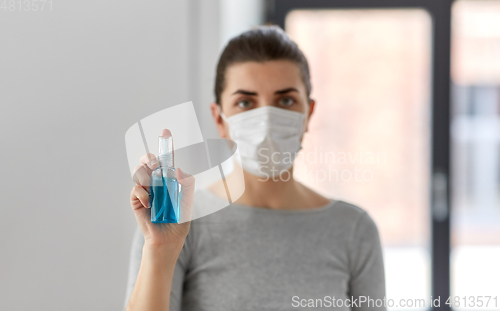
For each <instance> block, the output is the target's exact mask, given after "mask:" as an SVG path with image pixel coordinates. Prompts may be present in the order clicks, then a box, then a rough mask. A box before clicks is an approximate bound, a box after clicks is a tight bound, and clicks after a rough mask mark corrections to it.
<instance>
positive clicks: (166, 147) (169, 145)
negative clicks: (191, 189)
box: [158, 129, 174, 167]
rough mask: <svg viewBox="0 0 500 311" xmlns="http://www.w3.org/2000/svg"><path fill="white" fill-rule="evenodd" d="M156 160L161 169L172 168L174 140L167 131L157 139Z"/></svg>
mask: <svg viewBox="0 0 500 311" xmlns="http://www.w3.org/2000/svg"><path fill="white" fill-rule="evenodd" d="M158 160H159V162H160V166H161V167H167V166H168V167H174V139H173V137H172V133H171V132H170V131H169V130H167V129H164V130H163V131H162V132H161V136H160V137H158Z"/></svg>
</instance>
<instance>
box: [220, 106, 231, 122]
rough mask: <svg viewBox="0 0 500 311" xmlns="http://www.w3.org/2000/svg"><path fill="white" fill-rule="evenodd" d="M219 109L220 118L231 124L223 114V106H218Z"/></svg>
mask: <svg viewBox="0 0 500 311" xmlns="http://www.w3.org/2000/svg"><path fill="white" fill-rule="evenodd" d="M217 108H218V109H219V115H220V117H221V118H222V120H224V121H226V123H229V122H228V121H227V118H226V116H225V115H224V113H223V112H222V107H221V105H217Z"/></svg>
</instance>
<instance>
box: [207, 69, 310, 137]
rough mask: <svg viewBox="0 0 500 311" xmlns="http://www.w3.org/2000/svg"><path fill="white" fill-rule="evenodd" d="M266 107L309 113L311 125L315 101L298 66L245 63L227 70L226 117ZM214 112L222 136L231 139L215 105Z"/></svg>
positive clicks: (223, 100)
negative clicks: (310, 96) (311, 97)
mask: <svg viewBox="0 0 500 311" xmlns="http://www.w3.org/2000/svg"><path fill="white" fill-rule="evenodd" d="M264 106H275V107H278V108H282V109H287V110H292V111H297V112H302V113H306V114H307V120H306V122H308V121H309V117H310V115H311V113H312V111H313V109H314V101H311V102H308V99H307V92H306V87H305V85H304V82H302V79H301V75H300V69H299V66H298V65H297V64H296V63H294V62H292V61H288V60H275V61H267V62H261V63H259V62H243V63H236V64H233V65H231V66H229V67H228V68H227V70H226V74H225V88H224V90H223V91H222V94H221V107H222V111H223V113H224V115H225V116H226V117H230V116H232V115H235V114H237V113H241V112H244V111H248V110H250V109H255V108H259V107H264ZM211 110H212V116H213V117H214V120H215V122H216V124H217V128H218V130H219V134H220V136H221V137H223V138H229V129H228V128H227V125H226V123H225V122H223V121H222V118H221V117H220V114H219V109H218V107H217V104H216V103H212V105H211Z"/></svg>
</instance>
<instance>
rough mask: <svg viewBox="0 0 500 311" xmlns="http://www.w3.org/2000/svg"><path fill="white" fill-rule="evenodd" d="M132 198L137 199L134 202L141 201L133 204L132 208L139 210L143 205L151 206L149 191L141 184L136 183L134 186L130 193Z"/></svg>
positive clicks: (132, 199)
mask: <svg viewBox="0 0 500 311" xmlns="http://www.w3.org/2000/svg"><path fill="white" fill-rule="evenodd" d="M130 200H131V201H135V202H134V203H137V201H139V202H140V203H141V204H140V205H138V204H133V205H132V208H133V209H134V210H137V209H139V208H141V207H145V208H150V207H151V205H150V202H149V193H148V192H147V191H146V190H145V189H144V188H143V187H141V186H139V185H135V186H134V188H132V192H131V193H130Z"/></svg>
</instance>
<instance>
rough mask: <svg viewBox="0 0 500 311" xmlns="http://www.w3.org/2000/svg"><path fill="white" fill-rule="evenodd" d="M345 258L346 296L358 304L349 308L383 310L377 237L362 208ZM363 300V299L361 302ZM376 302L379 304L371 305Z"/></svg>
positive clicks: (376, 230) (373, 226)
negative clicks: (347, 292)
mask: <svg viewBox="0 0 500 311" xmlns="http://www.w3.org/2000/svg"><path fill="white" fill-rule="evenodd" d="M349 258H350V263H351V264H350V275H351V278H350V282H349V295H350V296H352V297H353V298H352V299H353V301H354V299H358V300H357V303H358V305H355V304H353V306H352V310H356V311H361V310H362V311H365V310H386V307H385V306H384V305H383V303H384V298H385V276H384V260H383V254H382V246H381V243H380V236H379V232H378V229H377V226H376V224H375V222H374V221H373V219H372V218H371V217H370V216H369V215H368V213H366V212H365V211H363V213H362V214H361V215H360V216H359V217H358V220H357V221H356V224H355V226H354V232H353V235H352V238H351V243H350V244H349ZM363 297H364V298H363ZM372 299H373V300H372ZM363 300H366V301H365V302H362V301H363ZM377 302H378V305H379V306H380V307H377V306H376V305H374V304H375V303H377Z"/></svg>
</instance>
